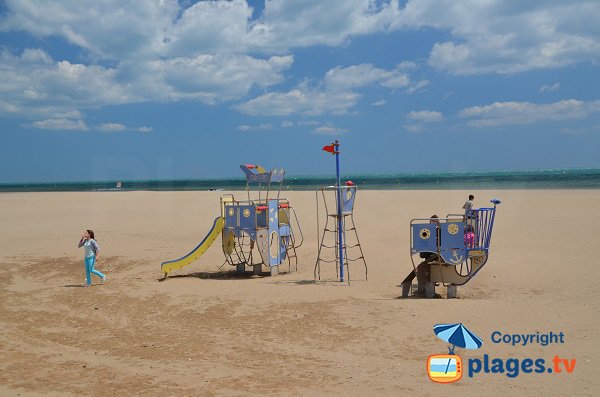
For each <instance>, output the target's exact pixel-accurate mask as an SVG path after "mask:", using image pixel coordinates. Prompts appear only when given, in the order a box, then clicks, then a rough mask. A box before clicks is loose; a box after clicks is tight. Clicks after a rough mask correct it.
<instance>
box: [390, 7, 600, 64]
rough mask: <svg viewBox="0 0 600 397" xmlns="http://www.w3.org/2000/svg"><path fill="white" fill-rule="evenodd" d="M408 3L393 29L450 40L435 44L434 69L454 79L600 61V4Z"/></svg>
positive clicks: (433, 51)
mask: <svg viewBox="0 0 600 397" xmlns="http://www.w3.org/2000/svg"><path fill="white" fill-rule="evenodd" d="M443 7H444V12H443V13H441V12H439V8H440V2H439V1H436V0H421V1H408V2H407V3H406V6H405V7H404V8H403V9H402V10H401V14H400V17H399V18H397V19H396V20H395V22H394V23H393V24H392V27H391V28H392V29H400V28H434V29H438V30H442V31H447V32H448V33H449V34H450V36H451V38H450V40H448V41H444V42H438V43H435V44H434V46H433V47H432V49H431V52H430V54H429V59H428V63H429V65H430V66H432V67H434V68H436V69H439V70H442V71H447V72H450V73H453V74H476V73H517V72H523V71H527V70H532V69H541V68H556V67H563V66H567V65H572V64H574V63H577V62H582V61H597V60H598V59H599V58H600V42H599V41H598V39H597V35H598V30H597V26H598V21H597V16H598V15H599V14H600V3H599V2H597V1H574V2H543V3H539V2H506V1H503V0H490V1H485V2H482V1H477V0H470V1H469V0H468V1H460V2H445V3H444V4H443Z"/></svg>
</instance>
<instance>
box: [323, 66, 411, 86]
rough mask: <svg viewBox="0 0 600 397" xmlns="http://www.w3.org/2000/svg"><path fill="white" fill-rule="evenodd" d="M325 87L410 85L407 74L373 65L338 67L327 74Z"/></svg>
mask: <svg viewBox="0 0 600 397" xmlns="http://www.w3.org/2000/svg"><path fill="white" fill-rule="evenodd" d="M324 82H325V85H326V86H327V88H328V89H330V90H346V89H351V88H357V87H364V86H369V85H372V84H378V85H380V86H382V87H387V88H400V87H405V86H407V85H408V84H409V83H410V79H409V77H408V75H407V74H405V73H401V72H400V71H398V70H395V69H394V70H384V69H380V68H376V67H374V66H373V65H371V64H368V63H363V64H360V65H354V66H348V67H346V68H344V67H341V66H337V67H335V68H333V69H330V70H329V71H328V72H327V73H326V74H325V79H324Z"/></svg>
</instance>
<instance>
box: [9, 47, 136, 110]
mask: <svg viewBox="0 0 600 397" xmlns="http://www.w3.org/2000/svg"><path fill="white" fill-rule="evenodd" d="M0 64H2V67H1V68H0V100H1V101H2V102H3V103H5V104H9V105H10V106H11V107H10V108H6V106H5V111H6V110H8V111H9V112H10V111H11V109H12V111H13V112H14V113H20V114H23V113H26V114H34V115H35V114H39V115H49V114H55V113H56V112H64V111H72V110H73V109H74V108H76V107H91V106H98V105H105V104H121V103H126V102H130V101H132V100H135V98H134V96H133V95H132V94H130V93H128V92H127V91H126V90H125V89H124V88H123V87H122V86H120V85H119V84H118V83H117V82H116V71H115V70H114V69H109V68H104V67H102V66H98V65H92V66H86V65H83V64H75V63H71V62H69V61H60V62H56V61H54V60H53V59H52V58H51V57H50V56H49V55H48V54H47V53H46V52H44V51H43V50H40V49H25V50H24V51H23V52H22V53H21V54H20V55H14V54H12V53H10V52H8V51H7V50H2V51H0Z"/></svg>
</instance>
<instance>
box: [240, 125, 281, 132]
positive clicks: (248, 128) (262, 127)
mask: <svg viewBox="0 0 600 397" xmlns="http://www.w3.org/2000/svg"><path fill="white" fill-rule="evenodd" d="M273 128H274V125H273V124H272V123H263V124H255V125H250V124H242V125H240V126H239V127H237V129H238V130H240V131H267V130H272V129H273Z"/></svg>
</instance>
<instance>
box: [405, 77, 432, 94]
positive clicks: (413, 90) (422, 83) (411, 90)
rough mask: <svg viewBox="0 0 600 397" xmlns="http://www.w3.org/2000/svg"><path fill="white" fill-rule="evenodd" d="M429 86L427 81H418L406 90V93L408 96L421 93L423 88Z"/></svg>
mask: <svg viewBox="0 0 600 397" xmlns="http://www.w3.org/2000/svg"><path fill="white" fill-rule="evenodd" d="M428 85H429V80H419V81H417V82H416V83H413V84H411V85H410V87H408V88H407V89H406V92H407V93H409V94H414V93H416V92H422V91H423V88H425V87H427V86H428Z"/></svg>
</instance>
